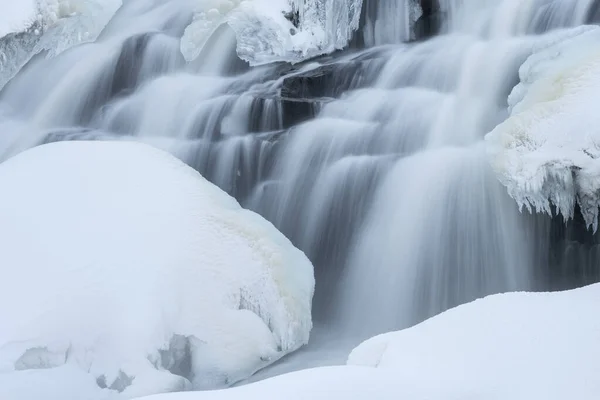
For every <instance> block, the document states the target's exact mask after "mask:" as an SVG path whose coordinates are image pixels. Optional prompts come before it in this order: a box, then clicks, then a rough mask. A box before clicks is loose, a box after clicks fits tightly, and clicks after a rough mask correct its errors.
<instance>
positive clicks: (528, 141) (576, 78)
mask: <svg viewBox="0 0 600 400" xmlns="http://www.w3.org/2000/svg"><path fill="white" fill-rule="evenodd" d="M598 41H600V29H598V28H596V27H580V28H576V29H573V30H570V31H566V32H560V33H557V34H555V35H553V36H551V37H550V38H548V39H547V40H545V41H544V42H543V43H541V44H539V45H538V46H537V47H536V48H535V50H534V52H533V54H532V55H531V56H530V57H529V58H528V59H527V61H526V62H525V63H524V64H523V65H522V66H521V68H520V71H519V75H520V80H521V82H520V83H519V84H518V85H517V86H516V87H515V88H514V89H513V91H512V93H511V94H510V96H509V99H508V102H509V111H510V117H509V118H508V119H507V120H506V121H505V122H503V123H501V124H500V125H498V126H497V127H496V128H495V129H494V130H493V131H492V132H491V133H489V134H488V135H487V137H486V140H487V144H488V148H489V153H490V156H491V163H492V166H493V167H494V169H495V170H496V172H497V173H498V176H499V178H500V180H501V182H502V183H503V184H504V185H506V187H507V188H508V192H509V194H510V195H511V196H512V197H513V198H514V199H515V200H516V201H517V202H518V204H519V205H520V207H523V206H525V207H527V208H528V209H530V210H531V209H532V208H534V209H535V210H536V211H544V212H547V213H551V211H552V208H551V205H554V206H555V207H556V209H557V211H558V212H560V213H561V214H562V215H564V216H565V217H566V218H570V217H572V216H573V213H574V209H575V205H576V204H579V206H580V209H581V212H582V215H583V217H584V219H585V221H586V223H587V225H588V226H592V227H593V229H594V231H595V230H597V228H598V206H599V205H600V159H599V158H600V113H598V110H597V103H596V101H597V100H598V98H599V95H598V93H599V92H600V50H599V49H598Z"/></svg>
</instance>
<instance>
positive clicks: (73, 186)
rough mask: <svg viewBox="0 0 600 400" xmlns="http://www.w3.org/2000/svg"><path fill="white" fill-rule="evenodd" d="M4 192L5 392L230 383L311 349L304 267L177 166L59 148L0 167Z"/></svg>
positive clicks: (272, 232) (153, 157)
mask: <svg viewBox="0 0 600 400" xmlns="http://www.w3.org/2000/svg"><path fill="white" fill-rule="evenodd" d="M0 187H2V193H3V194H2V196H1V197H0V245H1V247H2V251H0V276H1V277H2V279H0V321H2V323H1V329H0V382H7V381H8V382H11V386H13V389H14V386H15V385H18V384H19V382H22V383H23V385H24V386H27V384H28V383H36V384H35V386H36V387H30V388H23V390H24V391H25V392H27V391H29V392H31V391H32V390H38V389H39V390H43V389H40V385H42V386H43V385H44V383H45V382H46V383H47V382H50V383H51V382H55V381H56V379H62V381H63V382H64V385H58V384H52V385H49V386H48V385H46V386H48V387H47V390H48V391H50V393H53V394H54V395H55V397H52V396H50V397H49V398H61V399H62V398H68V396H67V395H63V397H60V395H61V393H62V392H60V391H58V392H56V391H55V392H52V391H53V390H54V389H56V390H62V391H64V392H65V393H66V392H69V390H71V392H76V390H75V389H72V388H73V387H74V386H70V385H78V386H82V387H83V386H86V387H93V388H94V389H97V388H98V387H107V388H109V389H111V388H112V389H113V390H105V391H102V392H101V393H98V395H101V396H108V395H107V394H105V393H104V392H110V393H109V394H111V395H114V394H115V393H121V396H122V397H123V398H130V397H134V396H140V395H146V394H152V393H161V392H165V391H173V390H182V389H186V388H190V387H195V388H214V387H224V386H227V385H230V384H233V383H234V382H236V381H237V380H240V379H243V378H246V377H248V376H249V375H251V374H252V373H254V372H255V371H256V370H257V369H260V368H261V367H264V366H265V365H267V364H269V363H271V362H273V361H275V360H277V359H278V358H280V357H281V356H283V355H284V354H286V353H289V352H291V351H293V350H295V349H297V348H298V347H300V346H302V345H303V344H305V343H306V342H307V341H308V337H309V332H310V329H311V311H310V310H311V299H312V294H313V287H314V277H313V270H312V265H311V264H310V262H309V261H308V259H307V258H306V257H305V255H304V254H303V253H302V252H300V251H299V250H297V249H296V248H295V247H293V246H292V244H291V243H290V242H289V241H288V240H287V239H286V238H285V237H284V236H283V235H282V234H281V233H279V232H278V231H277V230H276V229H275V228H274V227H273V226H272V225H271V224H270V223H269V222H267V221H266V220H264V219H263V218H262V217H260V216H259V215H257V214H255V213H253V212H250V211H246V210H244V209H242V208H241V207H240V206H239V204H238V203H237V202H236V201H235V200H234V199H233V198H231V197H229V196H228V195H227V194H225V193H224V192H223V191H221V190H220V189H218V188H217V187H216V186H214V185H212V184H211V183H209V182H208V181H206V180H204V179H203V178H202V177H201V176H200V175H199V174H197V173H196V172H195V171H193V170H192V169H191V168H189V167H187V166H186V165H185V164H183V163H181V162H180V161H179V160H177V159H175V158H174V157H172V156H171V155H169V154H167V153H164V152H162V151H160V150H156V149H154V148H152V147H150V146H147V145H144V144H139V143H130V142H61V143H54V144H49V145H44V146H41V147H37V148H34V149H32V150H28V151H26V152H24V153H21V154H20V155H17V156H15V157H14V158H12V159H9V160H8V161H6V162H4V163H3V164H0ZM17 371H18V372H17ZM36 371H37V372H36ZM43 371H48V373H52V374H55V375H56V377H57V378H56V379H54V378H52V377H51V376H50V375H46V374H45V373H44V372H43ZM61 371H62V372H61ZM73 371H76V373H75V375H73ZM83 372H85V373H86V375H89V376H90V377H91V380H92V381H93V382H95V383H96V385H91V386H90V385H88V384H87V383H86V382H84V381H82V380H81V379H80V376H81V375H82V373H83ZM24 374H28V375H24ZM29 377H30V378H31V379H30V378H29ZM61 377H64V378H61ZM86 379H87V380H88V381H89V379H88V378H86ZM0 386H2V385H1V384H0ZM64 386H66V387H64ZM9 387H10V386H9ZM2 390H5V391H6V390H9V389H6V387H3V388H2ZM1 393H2V392H1V391H0V394H1ZM24 396H25V395H24ZM32 396H33V395H32ZM90 396H92V394H90ZM0 398H2V399H11V400H13V399H28V398H29V397H27V396H25V397H19V396H18V393H12V397H11V396H8V397H6V396H2V395H0ZM31 398H35V396H33V397H31ZM82 398H84V397H82V396H80V397H79V399H82ZM99 398H104V397H99ZM86 399H87V398H86Z"/></svg>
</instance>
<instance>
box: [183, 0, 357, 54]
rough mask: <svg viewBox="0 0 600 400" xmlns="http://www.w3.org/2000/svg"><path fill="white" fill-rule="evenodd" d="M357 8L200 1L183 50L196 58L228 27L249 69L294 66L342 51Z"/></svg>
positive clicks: (352, 4)
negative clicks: (221, 28)
mask: <svg viewBox="0 0 600 400" xmlns="http://www.w3.org/2000/svg"><path fill="white" fill-rule="evenodd" d="M361 8H362V0H301V1H300V0H245V1H242V0H209V1H206V0H200V1H198V5H197V7H196V12H195V15H194V20H193V22H192V23H191V24H190V25H189V26H188V27H187V28H186V31H185V34H184V36H183V38H182V39H181V50H182V53H183V55H184V56H185V57H186V59H188V60H191V59H194V58H195V57H197V56H198V55H199V54H200V52H201V50H202V47H203V46H204V44H205V43H206V41H207V40H208V38H209V37H210V35H212V33H214V32H215V31H216V29H217V28H218V27H219V26H220V25H222V24H225V23H227V24H229V25H230V26H231V28H233V30H234V31H235V33H236V37H237V54H238V55H239V57H240V58H242V59H243V60H245V61H248V62H249V63H250V64H251V65H261V64H267V63H271V62H277V61H285V62H291V63H296V62H300V61H303V60H306V59H308V58H311V57H315V56H318V55H322V54H327V53H331V52H333V51H335V50H338V49H342V48H344V47H346V46H347V45H348V42H349V41H350V39H351V38H352V35H353V33H354V32H355V31H356V30H357V29H358V27H359V21H360V14H361Z"/></svg>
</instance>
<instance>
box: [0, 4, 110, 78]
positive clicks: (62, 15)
mask: <svg viewBox="0 0 600 400" xmlns="http://www.w3.org/2000/svg"><path fill="white" fill-rule="evenodd" d="M3 2H10V5H6V6H5V5H4V4H3ZM17 4H18V5H17ZM121 4H122V2H121V0H35V1H34V0H18V1H17V0H0V10H2V12H0V89H1V88H2V87H3V86H4V85H5V84H6V83H7V82H8V81H9V80H10V79H11V78H12V77H13V76H14V75H15V74H16V73H17V72H18V71H19V70H20V69H21V68H22V67H23V65H25V64H26V63H27V62H28V61H29V60H30V59H31V58H32V57H33V56H35V55H36V54H39V53H41V52H47V54H46V57H53V56H56V55H57V54H60V53H62V52H63V51H65V50H67V49H69V48H71V47H73V46H75V45H77V44H80V43H85V42H90V41H93V40H95V39H96V38H97V36H98V35H99V34H100V32H101V31H102V29H103V28H104V27H105V26H106V24H107V23H108V21H109V20H110V19H111V18H112V16H113V15H114V14H115V12H116V11H117V9H118V8H119V7H120V6H121ZM6 10H10V11H9V12H6ZM4 20H6V21H9V22H6V21H4Z"/></svg>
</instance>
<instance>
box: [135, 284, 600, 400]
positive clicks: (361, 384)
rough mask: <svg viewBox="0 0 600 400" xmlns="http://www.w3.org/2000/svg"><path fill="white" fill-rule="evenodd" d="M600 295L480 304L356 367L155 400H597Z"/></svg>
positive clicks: (405, 334)
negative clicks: (259, 399) (599, 310)
mask: <svg viewBox="0 0 600 400" xmlns="http://www.w3.org/2000/svg"><path fill="white" fill-rule="evenodd" d="M599 302H600V285H593V286H589V287H585V288H582V289H577V290H573V291H568V292H560V293H510V294H502V295H495V296H490V297H487V298H484V299H482V300H478V301H475V302H472V303H469V304H466V305H463V306H460V307H458V308H455V309H452V310H450V311H447V312H445V313H443V314H440V315H438V316H436V317H434V318H432V319H430V320H427V321H425V322H423V323H421V324H419V325H416V326H414V327H412V328H409V329H406V330H403V331H399V332H393V333H388V334H384V335H380V336H376V337H374V338H372V339H369V340H367V341H366V342H364V343H363V344H361V345H360V346H358V347H357V348H356V349H355V350H354V351H353V352H352V354H351V355H350V357H349V360H348V364H350V365H348V366H340V367H328V368H318V369H311V370H305V371H299V372H294V373H291V374H288V375H283V376H279V377H275V378H271V379H268V380H265V381H262V382H257V383H255V384H252V385H248V386H243V387H238V388H234V389H227V390H223V391H215V392H202V393H174V394H167V395H159V396H151V397H149V398H147V399H146V400H234V399H235V400H237V399H258V398H261V399H286V400H295V399H298V400H300V399H323V400H325V399H346V400H347V399H356V400H359V399H360V400H371V399H378V400H379V399H382V400H387V399H390V400H392V399H393V400H398V399H409V400H465V399H478V400H532V399H544V400H567V399H577V400H597V399H599V398H600V380H599V379H598V376H597V374H598V371H597V368H596V365H597V364H598V359H600V358H599V357H600V341H599V340H598V337H600V320H599V319H598V318H597V313H598V312H597V308H598V304H599Z"/></svg>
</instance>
